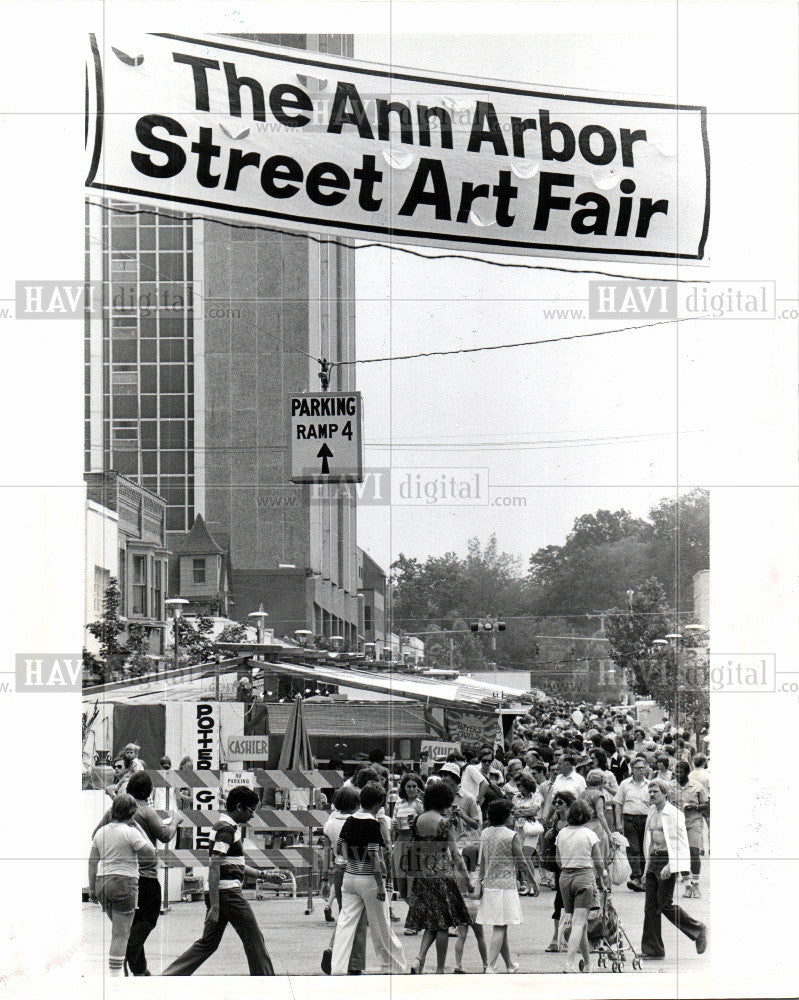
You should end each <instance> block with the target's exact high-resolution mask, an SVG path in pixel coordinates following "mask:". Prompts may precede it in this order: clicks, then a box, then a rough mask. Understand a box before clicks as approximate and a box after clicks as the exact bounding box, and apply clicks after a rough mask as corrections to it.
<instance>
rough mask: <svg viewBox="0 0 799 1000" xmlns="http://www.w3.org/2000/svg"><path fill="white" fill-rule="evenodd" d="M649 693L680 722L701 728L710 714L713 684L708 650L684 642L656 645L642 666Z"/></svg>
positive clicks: (671, 717)
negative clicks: (710, 683) (710, 679)
mask: <svg viewBox="0 0 799 1000" xmlns="http://www.w3.org/2000/svg"><path fill="white" fill-rule="evenodd" d="M642 671H645V672H646V675H647V686H648V693H649V695H650V697H652V698H653V699H654V700H655V701H656V702H657V703H658V704H659V705H662V706H663V707H664V708H665V709H667V710H668V713H669V718H670V719H671V720H672V721H673V722H674V723H676V725H678V726H683V727H685V728H687V729H689V730H693V731H694V732H699V731H700V730H701V728H702V727H703V726H706V725H707V724H708V719H709V716H710V685H709V672H708V671H709V664H708V658H707V652H706V650H704V649H703V648H701V647H698V646H696V645H690V644H689V643H687V642H681V643H680V644H679V645H677V646H674V645H671V644H669V645H668V646H661V647H656V649H655V651H654V652H653V653H652V652H650V656H649V658H648V660H647V661H645V663H644V664H643V666H642Z"/></svg>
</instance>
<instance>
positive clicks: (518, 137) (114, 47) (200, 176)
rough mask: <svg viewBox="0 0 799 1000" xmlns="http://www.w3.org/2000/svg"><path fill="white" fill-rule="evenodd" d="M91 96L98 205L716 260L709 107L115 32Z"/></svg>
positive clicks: (306, 227) (464, 243) (93, 60)
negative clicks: (120, 202)
mask: <svg viewBox="0 0 799 1000" xmlns="http://www.w3.org/2000/svg"><path fill="white" fill-rule="evenodd" d="M101 48H102V51H101ZM499 68H501V67H498V69H499ZM87 79H88V81H89V83H88V87H89V94H88V95H87V109H88V115H89V121H88V122H87V153H88V159H89V166H88V176H87V180H86V184H87V188H88V191H89V194H100V195H107V196H110V197H113V198H115V199H119V198H124V199H129V200H131V201H136V202H144V203H147V204H151V205H156V206H159V207H160V208H162V209H166V210H169V209H172V210H177V211H180V212H189V213H191V214H194V215H198V216H207V217H211V218H220V219H226V220H235V221H237V222H240V223H250V224H253V223H254V224H256V225H262V226H269V227H276V228H286V229H291V230H298V231H300V232H313V233H324V234H328V235H332V236H343V237H354V238H356V239H366V240H370V241H374V240H378V241H386V242H400V243H413V244H422V245H425V246H433V247H444V248H448V249H454V250H471V251H475V250H478V251H495V252H498V253H516V254H534V255H537V256H540V255H544V256H547V255H548V256H558V257H582V258H585V257H587V258H591V259H597V258H599V259H603V260H618V261H636V260H641V259H643V260H648V261H657V260H669V259H672V260H681V261H687V262H690V261H694V262H697V261H701V260H702V259H703V258H704V255H705V242H706V239H707V234H708V226H709V217H710V200H709V192H710V154H709V149H708V142H707V130H706V111H705V108H703V107H699V106H696V105H678V104H672V103H668V102H664V101H651V100H641V99H636V98H634V97H628V96H599V95H597V94H595V93H591V92H583V91H576V90H572V89H570V88H567V89H556V88H551V87H546V88H545V87H541V86H537V85H535V84H534V83H518V84H509V83H500V82H497V83H492V82H490V81H486V80H482V79H469V78H467V77H459V76H454V75H452V74H447V73H442V72H438V71H432V70H399V69H396V68H390V67H388V66H380V65H376V64H371V63H358V62H356V61H354V60H348V59H344V58H341V57H337V56H331V55H327V54H317V53H311V52H303V51H298V50H296V49H284V48H281V47H278V46H267V45H262V44H258V43H254V42H248V41H246V40H243V39H234V38H222V37H219V38H217V37H213V36H201V37H186V36H183V35H176V34H168V33H156V34H150V35H142V36H132V35H129V34H126V33H124V32H122V33H119V34H115V33H114V31H113V30H110V31H109V32H108V33H107V35H106V36H105V38H104V40H103V45H102V47H101V46H99V45H98V43H97V41H96V39H95V38H94V36H90V55H89V70H88V77H87Z"/></svg>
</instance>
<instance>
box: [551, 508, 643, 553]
mask: <svg viewBox="0 0 799 1000" xmlns="http://www.w3.org/2000/svg"><path fill="white" fill-rule="evenodd" d="M647 528H648V525H647V524H646V522H645V521H641V520H640V519H638V518H635V517H633V516H632V515H631V514H630V512H629V511H628V510H615V511H609V510H598V511H597V512H596V514H583V515H582V516H581V517H578V518H577V519H576V521H575V522H574V527H573V528H572V530H571V533H570V534H569V536H568V539H567V542H569V543H571V544H572V545H577V546H579V547H580V548H585V547H586V546H589V545H604V544H606V543H608V542H618V541H621V539H622V538H636V537H639V536H643V535H645V534H646V532H647Z"/></svg>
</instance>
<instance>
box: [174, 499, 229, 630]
mask: <svg viewBox="0 0 799 1000" xmlns="http://www.w3.org/2000/svg"><path fill="white" fill-rule="evenodd" d="M231 575H232V573H231V566H230V548H229V541H228V539H227V537H226V536H219V537H215V536H214V535H212V534H211V532H210V531H209V530H208V528H207V526H206V524H205V521H204V520H203V516H202V514H198V515H197V516H196V517H195V519H194V524H193V525H192V529H191V531H190V532H189V533H188V534H187V535H186V537H185V538H184V539H183V541H181V542H179V543H178V545H177V547H176V548H175V550H174V552H173V553H172V559H171V560H170V568H169V590H170V592H171V593H174V594H180V596H181V597H183V598H184V599H185V600H187V601H188V602H189V603H188V604H187V605H186V606H185V607H184V609H183V614H185V615H221V616H222V617H225V618H227V617H228V615H229V612H230V577H231Z"/></svg>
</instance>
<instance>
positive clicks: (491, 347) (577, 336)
mask: <svg viewBox="0 0 799 1000" xmlns="http://www.w3.org/2000/svg"><path fill="white" fill-rule="evenodd" d="M89 204H91V205H95V206H97V207H100V208H104V207H106V206H103V205H102V204H98V203H97V202H89ZM110 210H111V211H123V214H128V215H142V214H157V213H145V212H144V210H143V209H138V210H136V211H135V212H124V210H121V209H114V208H110ZM167 218H171V219H180V218H181V217H180V216H167ZM247 228H252V227H247ZM279 231H280V230H279ZM281 232H282V231H281ZM292 235H293V234H292ZM309 238H310V237H309ZM90 239H92V242H94V243H96V244H97V245H98V246H100V247H101V248H102V249H105V246H104V244H103V242H102V240H99V239H97V238H95V237H90ZM325 242H335V241H330V240H328V241H325ZM337 245H343V244H337ZM375 245H376V246H380V245H382V244H375ZM421 256H425V255H424V254H422V255H421ZM457 259H459V260H460V259H462V258H457ZM474 259H475V260H479V259H480V258H474ZM138 263H139V266H140V267H141V266H144V267H145V268H148V269H149V270H152V271H153V275H154V276H157V272H156V271H155V268H150V267H149V265H142V263H141V261H140V260H139V261H138ZM570 273H575V274H577V273H592V274H598V273H600V272H598V271H597V272H577V271H574V272H570ZM615 277H619V275H616V276H615ZM631 280H633V279H631ZM194 294H196V295H197V296H198V298H199V299H200V300H201V301H202V302H207V301H209V300H207V299H206V298H205V296H203V295H202V294H201V293H199V292H197V291H196V290H195V291H194ZM210 301H214V300H210ZM243 322H244V323H245V324H246V325H247V326H248V327H249V328H250V329H251V330H253V331H254V332H255V333H262V334H264V335H265V336H266V337H269V338H270V339H271V340H274V341H276V342H277V343H279V344H282V345H283V347H285V348H286V350H288V351H295V352H296V353H298V354H302V355H303V356H304V357H306V358H309V359H310V360H311V361H316V362H317V363H318V364H319V365H320V366H321V367H322V371H323V373H325V374H327V373H328V372H329V370H330V369H332V368H337V367H338V368H341V367H344V366H345V365H369V364H377V363H380V362H394V361H410V360H413V359H416V358H433V357H445V356H448V355H452V354H475V353H478V352H480V351H503V350H512V349H514V348H517V347H535V346H537V345H538V344H556V343H560V342H561V341H567V340H585V339H588V338H590V337H605V336H608V335H610V334H613V333H627V332H629V331H631V330H646V329H648V328H650V327H655V326H663V325H666V324H671V323H674V322H675V320H674V319H661V320H656V321H655V322H653V323H640V324H638V325H633V326H621V327H615V328H614V329H611V330H594V331H593V332H591V333H572V334H565V335H564V336H562V337H546V338H543V339H540V340H522V341H518V342H515V343H510V344H487V345H483V346H480V347H458V348H453V349H451V350H446V351H422V352H419V353H418V354H398V355H393V356H389V357H383V358H356V359H354V360H352V361H328V360H327V359H326V358H315V357H314V356H313V355H312V354H309V353H308V352H307V351H303V350H302V349H301V348H299V347H297V346H296V345H294V344H289V343H288V342H287V341H285V340H283V339H282V337H278V336H276V335H275V334H273V333H269V331H268V330H263V329H261V327H258V326H256V325H255V324H254V323H249V322H248V321H247V320H244V321H243Z"/></svg>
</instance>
